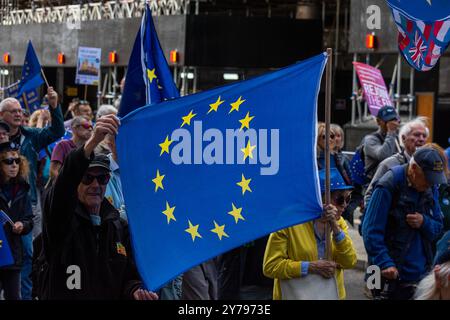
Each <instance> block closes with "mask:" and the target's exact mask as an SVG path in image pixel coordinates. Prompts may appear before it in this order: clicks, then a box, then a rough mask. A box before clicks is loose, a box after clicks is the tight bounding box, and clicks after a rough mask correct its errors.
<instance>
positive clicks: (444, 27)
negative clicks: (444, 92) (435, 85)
mask: <svg viewBox="0 0 450 320" xmlns="http://www.w3.org/2000/svg"><path fill="white" fill-rule="evenodd" d="M387 2H388V4H389V6H390V7H391V9H392V14H393V17H394V21H395V23H396V24H397V28H398V31H399V34H398V46H399V50H400V52H401V53H402V55H403V57H404V58H405V59H406V61H407V62H408V63H409V64H410V65H411V66H412V67H413V68H415V69H416V70H418V71H428V70H431V69H432V68H433V67H434V66H435V65H436V63H437V62H438V60H439V58H440V57H441V55H442V54H443V53H444V52H445V50H446V49H447V47H448V45H449V42H450V32H449V30H450V1H448V0H432V1H431V0H408V1H406V0H387Z"/></svg>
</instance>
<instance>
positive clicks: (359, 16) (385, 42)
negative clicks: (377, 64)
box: [349, 0, 398, 53]
mask: <svg viewBox="0 0 450 320" xmlns="http://www.w3.org/2000/svg"><path fill="white" fill-rule="evenodd" d="M371 5H377V6H378V7H379V8H380V12H381V14H380V18H381V28H380V29H379V30H370V29H368V28H367V18H368V17H369V14H367V8H368V7H369V6H371ZM371 32H375V35H376V37H377V41H378V47H377V48H376V49H375V50H369V49H367V48H366V35H367V34H368V33H371ZM397 34H398V31H397V25H396V24H395V22H394V18H393V16H392V13H391V9H390V8H389V6H388V5H387V3H386V1H385V0H351V3H350V38H349V52H352V53H353V52H356V53H372V52H377V53H397V52H398V45H397Z"/></svg>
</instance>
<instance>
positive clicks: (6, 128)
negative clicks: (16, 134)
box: [0, 120, 11, 132]
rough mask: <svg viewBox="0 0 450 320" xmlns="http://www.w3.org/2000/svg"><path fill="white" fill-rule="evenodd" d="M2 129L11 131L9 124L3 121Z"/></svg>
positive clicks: (0, 124) (1, 122)
mask: <svg viewBox="0 0 450 320" xmlns="http://www.w3.org/2000/svg"><path fill="white" fill-rule="evenodd" d="M0 127H2V128H3V129H5V130H6V131H8V132H9V131H10V129H11V128H10V127H9V124H7V123H6V122H5V121H3V120H0Z"/></svg>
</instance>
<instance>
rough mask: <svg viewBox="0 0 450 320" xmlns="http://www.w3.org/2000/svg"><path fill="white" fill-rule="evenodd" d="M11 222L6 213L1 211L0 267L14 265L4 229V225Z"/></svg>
mask: <svg viewBox="0 0 450 320" xmlns="http://www.w3.org/2000/svg"><path fill="white" fill-rule="evenodd" d="M10 221H11V219H10V218H9V217H8V216H7V215H6V213H4V212H3V211H1V210H0V267H3V266H9V265H11V264H13V263H14V259H13V256H12V254H11V248H10V247H9V243H8V239H7V238H6V234H5V230H4V229H3V224H4V223H9V222H10Z"/></svg>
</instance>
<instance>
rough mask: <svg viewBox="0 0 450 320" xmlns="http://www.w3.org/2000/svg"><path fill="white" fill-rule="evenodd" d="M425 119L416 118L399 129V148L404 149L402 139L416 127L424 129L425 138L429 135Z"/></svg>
mask: <svg viewBox="0 0 450 320" xmlns="http://www.w3.org/2000/svg"><path fill="white" fill-rule="evenodd" d="M427 120H428V119H427V118H426V117H417V118H415V119H413V120H410V121H408V122H406V123H405V124H404V125H403V126H402V127H401V128H400V131H399V133H398V136H399V138H400V139H399V140H400V146H401V147H402V148H404V147H405V144H404V142H403V137H406V136H407V135H409V134H410V133H411V131H412V130H413V128H414V127H416V126H422V127H424V128H425V132H426V133H427V137H428V136H429V135H430V130H429V129H428V126H427Z"/></svg>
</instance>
